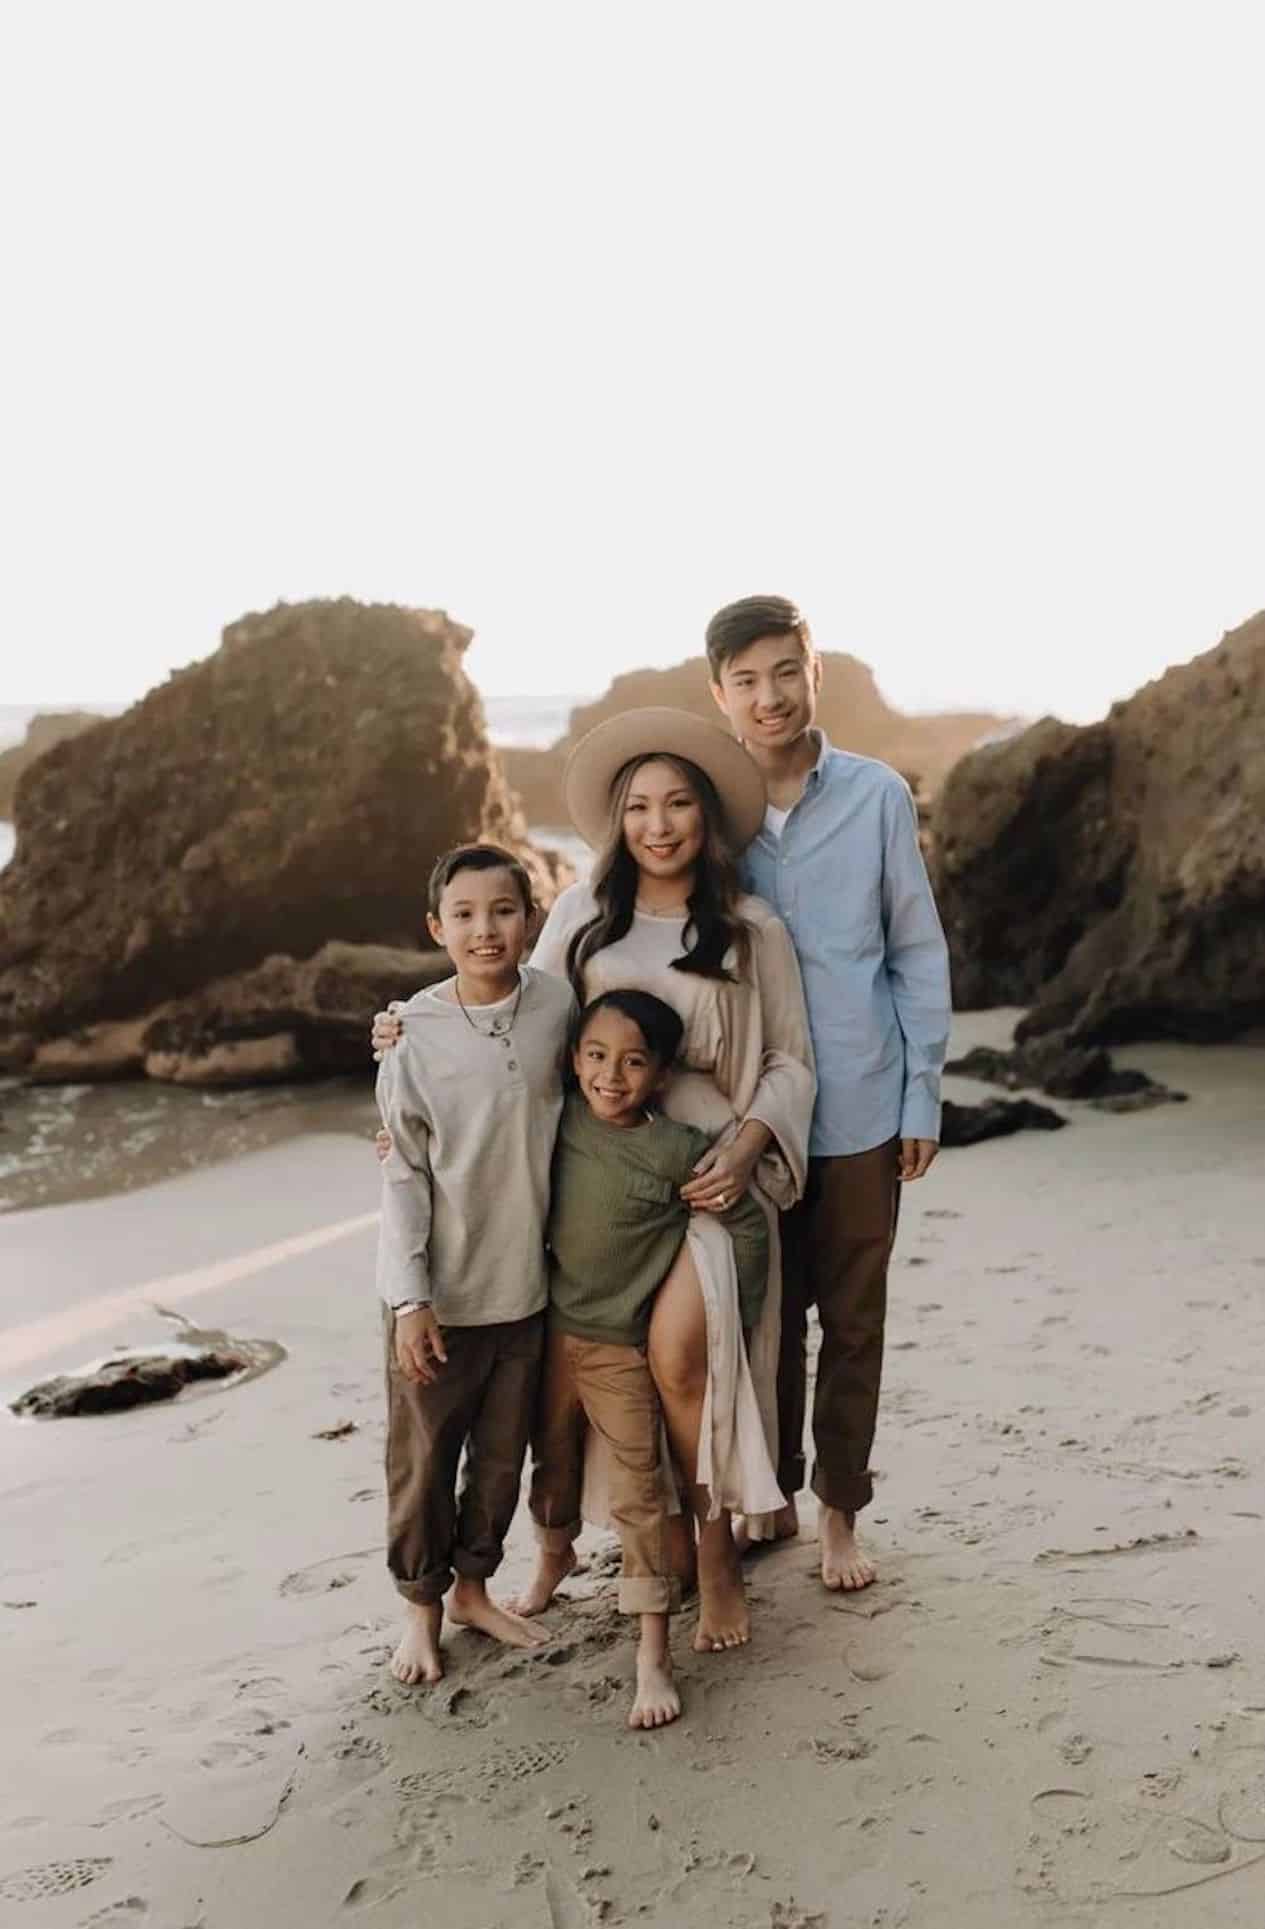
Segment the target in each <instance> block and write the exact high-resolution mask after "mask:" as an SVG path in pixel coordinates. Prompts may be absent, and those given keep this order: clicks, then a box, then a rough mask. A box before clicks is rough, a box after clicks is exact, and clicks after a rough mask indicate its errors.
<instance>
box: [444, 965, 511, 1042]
mask: <svg viewBox="0 0 1265 1929" xmlns="http://www.w3.org/2000/svg"><path fill="white" fill-rule="evenodd" d="M452 988H453V990H454V991H455V992H456V994H457V1003H458V1004H459V1005H460V1006H461V1015H462V1017H463V1018H464V1019H465V1021H466V1023H467V1025H469V1027H470V1029H471V1031H477V1032H478V1034H479V1036H480V1038H508V1037H509V1035H510V1033H511V1032H512V1031H513V1029H514V1020H515V1019H516V1018H517V1017H518V1007H519V1006H520V1005H521V1004H522V1002H523V977H522V973H521V972H520V973H519V977H518V991H517V993H516V994H515V998H514V1007H513V1010H512V1011H511V1012H510V1014H509V1016H508V1017H505V1016H502V1017H500V1018H494V1019H493V1020H492V1023H491V1024H490V1025H488V1026H486V1027H485V1026H483V1025H476V1024H475V1022H474V1020H473V1018H472V1017H471V1016H470V1013H469V1012H468V1011H467V1010H466V1001H465V999H464V998H463V997H462V995H461V986H460V985H459V984H457V983H456V982H455V980H454V983H453V987H452Z"/></svg>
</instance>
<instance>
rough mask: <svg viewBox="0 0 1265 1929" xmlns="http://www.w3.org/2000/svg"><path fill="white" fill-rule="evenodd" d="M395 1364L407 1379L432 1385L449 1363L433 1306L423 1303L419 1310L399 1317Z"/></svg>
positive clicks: (396, 1328)
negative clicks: (440, 1370)
mask: <svg viewBox="0 0 1265 1929" xmlns="http://www.w3.org/2000/svg"><path fill="white" fill-rule="evenodd" d="M395 1363H396V1365H397V1366H398V1367H399V1369H400V1372H401V1373H402V1374H403V1375H404V1377H405V1379H406V1380H413V1381H416V1382H418V1383H419V1384H420V1385H422V1386H430V1385H432V1384H433V1382H434V1381H435V1380H437V1379H438V1377H439V1369H440V1367H441V1366H447V1364H448V1355H447V1353H445V1351H444V1336H443V1333H442V1332H441V1331H440V1326H439V1321H438V1320H437V1319H436V1318H435V1309H434V1307H433V1306H419V1307H418V1309H417V1311H416V1312H415V1313H397V1314H396V1316H395Z"/></svg>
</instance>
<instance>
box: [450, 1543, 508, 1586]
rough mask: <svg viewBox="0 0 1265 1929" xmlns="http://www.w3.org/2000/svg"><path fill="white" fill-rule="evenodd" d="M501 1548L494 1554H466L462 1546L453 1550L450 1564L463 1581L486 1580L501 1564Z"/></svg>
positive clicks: (489, 1578)
mask: <svg viewBox="0 0 1265 1929" xmlns="http://www.w3.org/2000/svg"><path fill="white" fill-rule="evenodd" d="M502 1553H503V1550H502V1549H498V1550H497V1552H496V1553H495V1554H467V1553H466V1550H465V1548H464V1547H458V1548H455V1549H454V1550H453V1556H452V1564H453V1566H454V1567H455V1568H456V1570H457V1573H458V1576H459V1577H460V1579H461V1580H463V1581H488V1580H491V1578H492V1576H493V1575H494V1574H495V1573H496V1570H497V1568H498V1567H499V1566H500V1565H501V1556H502Z"/></svg>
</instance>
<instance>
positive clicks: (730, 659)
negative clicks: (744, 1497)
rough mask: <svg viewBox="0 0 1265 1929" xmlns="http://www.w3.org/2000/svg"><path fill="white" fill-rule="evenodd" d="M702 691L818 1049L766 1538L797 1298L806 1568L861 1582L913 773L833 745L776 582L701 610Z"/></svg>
mask: <svg viewBox="0 0 1265 1929" xmlns="http://www.w3.org/2000/svg"><path fill="white" fill-rule="evenodd" d="M707 661H708V668H709V671H710V675H711V685H712V694H713V696H714V697H715V699H716V701H717V703H718V704H719V705H720V707H721V709H722V710H723V711H724V713H725V715H726V716H727V717H728V719H729V721H730V723H731V725H732V726H733V729H734V733H735V735H736V736H738V737H739V738H740V739H741V741H742V742H743V743H744V744H745V745H746V747H747V749H748V750H749V751H750V753H751V755H752V756H753V757H754V759H755V761H756V762H757V763H758V764H759V766H760V768H761V770H762V771H763V773H764V779H765V783H766V786H767V788H768V797H769V803H768V810H767V813H766V816H765V820H764V824H763V827H762V828H761V830H760V831H758V832H757V834H756V837H755V840H754V842H753V843H752V844H751V845H750V846H749V847H748V849H747V851H746V854H745V857H744V859H743V869H744V872H745V882H746V884H747V886H748V888H749V889H750V890H751V891H753V892H756V893H758V895H759V896H760V897H762V898H764V899H765V900H766V901H767V902H768V903H769V904H771V905H772V906H773V908H774V910H775V911H776V912H777V914H778V916H779V917H780V918H781V919H782V921H783V922H784V924H785V925H786V926H787V928H788V930H789V931H790V934H791V937H792V939H793V940H794V944H795V949H796V952H797V953H798V955H799V962H800V967H801V969H802V971H803V976H804V993H805V996H806V999H807V1003H808V1018H809V1026H810V1029H811V1032H812V1039H813V1048H814V1051H815V1052H816V1057H817V1106H816V1110H815V1112H814V1114H813V1128H812V1136H811V1139H810V1142H809V1155H810V1156H809V1175H808V1183H807V1186H806V1189H805V1193H804V1198H803V1200H802V1201H801V1203H800V1204H799V1205H798V1206H796V1207H794V1208H793V1209H792V1210H791V1211H790V1212H789V1213H788V1214H787V1215H786V1216H785V1218H784V1219H783V1221H782V1227H783V1231H782V1240H783V1257H782V1281H783V1285H782V1350H781V1359H780V1363H779V1374H778V1426H779V1437H780V1442H781V1447H780V1460H779V1466H778V1485H779V1486H780V1487H781V1489H782V1492H783V1493H784V1494H785V1495H786V1496H787V1502H788V1504H787V1506H786V1507H785V1508H784V1509H783V1510H782V1513H781V1515H780V1516H779V1518H778V1521H777V1528H776V1531H777V1534H778V1537H779V1538H790V1536H791V1535H793V1534H795V1533H796V1532H797V1531H798V1515H797V1512H796V1508H795V1501H794V1496H795V1494H796V1493H798V1491H799V1490H800V1488H801V1487H802V1486H803V1484H804V1471H805V1469H804V1455H803V1439H804V1412H805V1404H806V1395H807V1331H808V1308H809V1306H810V1305H813V1304H815V1305H816V1307H817V1316H818V1319H819V1321H820V1323H821V1355H820V1358H819V1359H818V1362H817V1385H816V1392H815V1395H814V1399H813V1441H814V1445H815V1448H816V1464H815V1466H814V1469H813V1478H812V1487H813V1491H814V1493H815V1494H816V1495H817V1498H818V1501H819V1503H820V1505H819V1531H820V1540H821V1577H822V1580H823V1581H824V1582H825V1584H826V1586H827V1587H828V1588H833V1589H840V1588H842V1589H853V1588H861V1587H868V1585H869V1584H870V1582H871V1581H872V1580H873V1579H874V1576H875V1568H874V1565H873V1562H872V1561H871V1560H870V1559H869V1558H868V1556H867V1555H866V1554H864V1553H863V1552H862V1551H861V1549H860V1547H859V1546H858V1544H857V1538H856V1516H857V1514H858V1513H859V1511H860V1510H861V1508H863V1507H865V1506H867V1505H868V1504H869V1502H870V1500H871V1498H872V1497H873V1480H872V1476H871V1472H870V1449H871V1446H872V1444H873V1439H874V1427H875V1421H876V1419H877V1416H878V1399H879V1381H880V1377H881V1373H882V1365H883V1322H884V1317H885V1314H886V1310H887V1267H888V1260H889V1258H890V1255H891V1250H892V1242H893V1239H894V1237H895V1232H896V1215H897V1209H898V1205H899V1199H900V1185H901V1183H902V1181H907V1180H913V1179H921V1178H922V1177H923V1176H924V1174H925V1173H926V1172H927V1170H928V1168H929V1167H930V1165H931V1162H932V1160H933V1159H934V1158H935V1156H936V1152H937V1150H938V1149H939V1137H940V1074H941V1069H942V1067H943V1064H944V1056H945V1050H946V1047H947V1044H948V1036H949V1018H950V1002H949V961H948V950H947V947H946V945H945V941H944V933H943V931H942V929H941V926H940V919H939V917H938V915H937V912H936V907H935V900H934V898H933V897H932V894H931V886H930V884H929V882H928V879H927V873H926V868H925V866H924V864H923V861H922V854H921V851H920V850H919V846H918V825H917V816H916V813H915V810H914V805H913V799H912V797H911V796H910V793H909V787H908V785H907V784H906V783H905V781H904V779H903V778H902V777H900V776H899V775H898V774H897V773H896V771H894V770H891V769H889V767H888V766H887V765H886V764H882V763H878V762H876V761H875V760H874V759H873V758H872V757H857V756H853V755H851V754H850V753H849V752H847V751H842V750H836V749H834V748H833V747H832V746H831V744H829V743H828V742H827V740H826V737H825V734H824V732H823V731H822V730H820V729H819V728H818V727H817V726H816V723H815V716H816V708H817V694H818V691H819V690H820V688H821V672H822V665H821V659H820V657H819V656H818V655H817V653H816V651H815V649H814V648H813V643H812V638H811V636H810V634H809V630H808V625H807V623H806V622H805V620H804V618H803V617H802V616H801V615H800V613H799V611H798V609H797V608H796V607H795V605H794V604H793V603H790V602H788V601H787V600H786V598H785V597H782V596H748V597H744V598H743V600H742V601H741V602H738V603H730V604H727V605H726V607H725V608H724V609H722V610H718V611H717V613H716V615H715V616H713V618H712V620H711V622H710V623H709V624H708V626H707Z"/></svg>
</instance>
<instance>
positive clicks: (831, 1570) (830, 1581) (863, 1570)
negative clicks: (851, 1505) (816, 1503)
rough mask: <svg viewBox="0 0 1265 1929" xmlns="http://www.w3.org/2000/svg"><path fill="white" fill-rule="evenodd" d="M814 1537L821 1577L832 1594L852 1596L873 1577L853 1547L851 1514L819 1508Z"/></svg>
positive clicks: (871, 1569) (873, 1570)
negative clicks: (818, 1546) (818, 1549)
mask: <svg viewBox="0 0 1265 1929" xmlns="http://www.w3.org/2000/svg"><path fill="white" fill-rule="evenodd" d="M817 1538H818V1540H819V1541H820V1542H821V1578H822V1580H823V1581H824V1582H825V1584H826V1586H827V1587H828V1588H830V1589H831V1591H832V1592H833V1593H840V1592H842V1593H844V1594H853V1593H855V1592H856V1591H857V1590H858V1589H859V1588H863V1587H868V1586H869V1585H870V1583H871V1581H873V1580H875V1579H876V1578H877V1575H878V1569H877V1568H876V1567H875V1565H874V1563H873V1561H872V1560H870V1558H869V1556H868V1555H866V1554H863V1553H862V1552H861V1549H860V1547H859V1546H858V1545H857V1537H856V1515H855V1514H845V1513H844V1511H843V1509H842V1508H841V1507H826V1506H822V1507H819V1508H818V1509H817Z"/></svg>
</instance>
